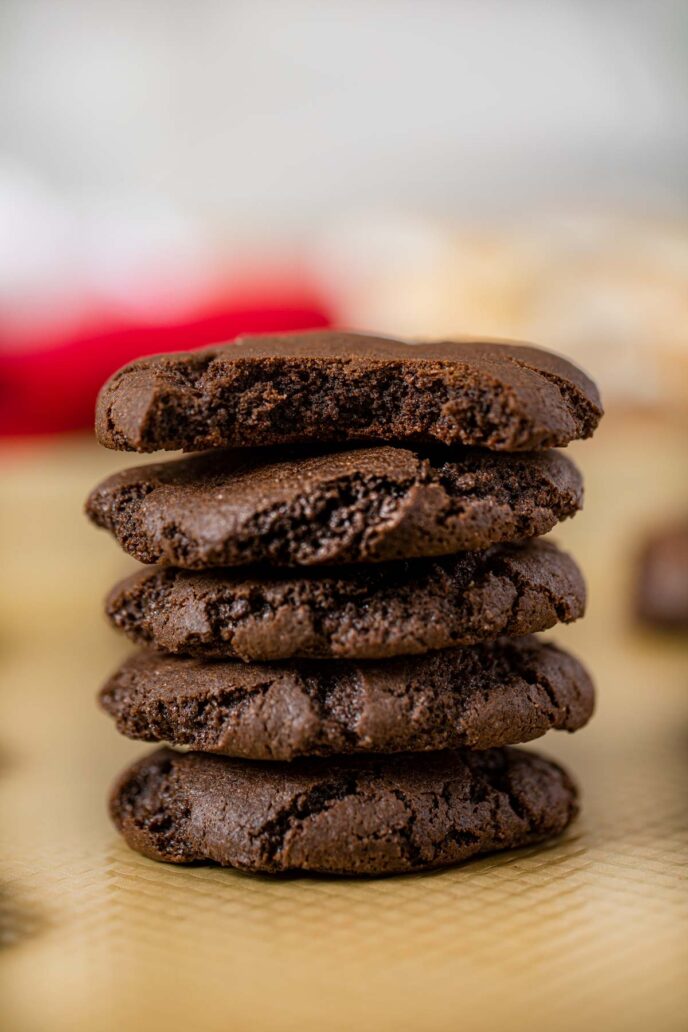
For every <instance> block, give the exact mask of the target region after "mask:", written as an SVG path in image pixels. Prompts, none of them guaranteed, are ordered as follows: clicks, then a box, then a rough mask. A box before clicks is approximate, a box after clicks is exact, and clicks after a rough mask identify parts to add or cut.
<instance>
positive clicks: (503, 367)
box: [96, 332, 602, 452]
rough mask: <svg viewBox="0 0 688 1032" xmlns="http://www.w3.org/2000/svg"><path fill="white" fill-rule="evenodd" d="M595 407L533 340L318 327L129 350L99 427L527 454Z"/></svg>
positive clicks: (556, 439) (211, 437)
mask: <svg viewBox="0 0 688 1032" xmlns="http://www.w3.org/2000/svg"><path fill="white" fill-rule="evenodd" d="M601 415H602V406H601V403H600V398H599V394H598V392H597V388H596V387H595V385H594V384H593V383H592V381H591V380H589V379H588V377H587V376H586V375H585V374H584V373H582V372H581V370H580V369H578V368H577V367H576V366H574V365H572V364H571V363H570V362H568V361H567V360H566V359H564V358H561V357H560V356H559V355H554V354H551V353H550V352H548V351H543V350H541V349H540V348H535V347H532V346H530V345H518V344H514V343H505V342H500V341H494V340H483V341H475V340H462V341H459V342H455V343H447V342H442V343H435V344H406V343H403V342H401V341H397V340H391V339H383V338H380V337H366V336H363V335H360V334H353V333H341V332H339V333H332V332H330V333H328V332H318V333H307V334H294V335H288V336H265V337H253V338H250V337H244V338H241V339H239V340H238V341H237V342H236V343H233V344H229V345H223V346H220V347H214V348H210V349H208V350H204V351H195V352H190V353H187V354H172V355H157V356H155V357H152V358H141V359H138V360H137V361H136V362H132V363H131V364H130V365H128V366H125V367H124V368H123V369H120V370H119V372H117V373H115V375H114V376H113V377H112V378H111V379H110V380H109V381H108V382H107V383H106V384H105V386H104V387H103V389H102V391H101V393H100V397H99V399H98V406H97V411H96V434H97V437H98V440H99V441H100V443H101V444H104V445H106V447H108V448H118V449H120V450H123V451H140V452H150V451H157V450H158V449H167V450H170V449H172V450H175V449H179V448H182V449H184V450H185V451H200V450H202V449H205V448H226V447H231V448H244V447H256V446H259V445H274V444H289V443H298V442H308V441H317V442H321V443H325V442H334V441H361V440H379V441H389V442H391V443H396V442H400V441H423V442H426V443H427V442H433V441H441V442H442V443H443V444H468V445H480V446H482V447H486V448H492V449H495V450H499V451H528V450H532V449H534V448H549V447H557V446H560V445H566V444H568V443H569V441H572V440H574V439H575V438H579V437H589V436H590V435H591V434H592V432H593V431H594V429H595V427H596V426H597V424H598V422H599V420H600V417H601Z"/></svg>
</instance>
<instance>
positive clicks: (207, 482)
mask: <svg viewBox="0 0 688 1032" xmlns="http://www.w3.org/2000/svg"><path fill="white" fill-rule="evenodd" d="M601 415H602V409H601V405H600V400H599V396H598V393H597V390H596V388H595V386H594V384H593V383H592V382H591V381H590V380H589V379H588V378H587V377H586V376H585V375H584V374H583V373H582V372H581V371H580V370H579V369H577V368H576V367H575V366H573V365H571V364H570V363H569V362H567V361H566V360H564V359H563V358H560V357H558V356H556V355H553V354H551V353H549V352H546V351H543V350H540V349H538V348H534V347H530V346H526V345H517V344H509V343H502V342H497V341H480V342H474V341H469V340H464V341H460V342H454V343H441V344H421V345H410V344H405V343H402V342H397V341H393V340H387V339H378V338H373V337H365V336H362V335H356V334H349V333H309V334H301V335H290V336H284V337H259V338H252V339H248V338H247V339H243V340H240V341H238V342H236V343H234V344H229V345H224V346H218V347H216V348H212V349H209V350H205V351H199V352H194V353H189V354H184V355H182V354H173V355H162V356H156V357H154V358H143V359H140V360H138V361H137V362H134V363H133V364H131V365H129V366H127V367H125V368H124V369H122V370H120V371H119V372H118V373H116V374H115V375H114V376H113V377H112V378H111V380H110V381H109V382H108V383H107V384H106V385H105V387H104V388H103V390H102V391H101V395H100V398H99V402H98V411H97V421H96V430H97V435H98V439H99V441H100V442H101V443H102V444H103V445H105V446H106V447H109V448H116V449H120V450H123V451H138V452H152V451H156V450H168V451H169V450H179V449H181V450H183V451H187V452H189V451H191V452H193V451H196V452H202V454H198V455H193V456H191V457H186V458H182V459H176V460H173V461H168V462H164V463H158V464H155V465H146V466H140V467H138V468H135V469H128V470H125V471H123V472H121V473H118V474H115V475H114V476H111V477H110V478H109V479H108V480H106V481H104V482H103V483H102V484H101V485H100V486H98V487H97V488H96V489H95V490H94V491H93V492H92V494H91V496H90V498H89V500H88V502H87V512H88V515H89V516H90V518H91V519H92V520H93V522H94V523H96V524H97V525H98V526H101V527H105V528H106V529H108V530H109V531H110V532H111V533H112V534H113V535H114V537H115V538H116V539H117V541H118V542H119V543H120V545H121V546H122V547H123V548H124V550H125V551H126V552H128V553H129V554H130V555H132V556H134V557H135V558H136V559H138V560H139V561H140V562H142V563H144V564H146V565H145V566H144V567H143V568H142V569H141V570H140V571H138V572H136V573H134V575H133V576H131V577H129V578H128V579H127V580H125V581H123V582H122V583H120V584H118V585H117V586H116V587H115V588H114V589H113V590H112V592H111V593H110V596H109V598H108V600H107V613H108V616H109V618H110V620H111V621H112V623H113V624H114V625H115V626H116V627H118V628H119V629H120V630H122V631H123V632H124V633H125V634H127V635H128V636H129V637H130V638H131V639H132V640H133V641H135V642H136V643H137V644H139V645H141V646H142V648H141V649H140V651H139V652H137V653H136V654H135V655H133V656H132V657H131V658H130V659H128V660H127V661H126V662H125V663H124V664H123V665H122V666H121V668H120V669H119V670H118V671H117V672H116V673H115V674H114V675H113V676H112V677H111V678H110V680H109V681H108V682H107V683H106V685H105V687H104V688H103V690H102V692H101V696H100V699H101V704H102V706H103V707H104V709H105V710H106V711H107V713H109V714H110V715H111V716H112V717H113V718H114V720H115V722H116V724H117V727H118V729H119V730H120V731H121V732H122V733H123V734H125V735H127V736H129V737H131V738H137V739H143V740H145V741H153V742H165V743H168V746H166V747H164V748H159V749H157V750H156V751H154V752H153V753H152V754H149V755H148V756H146V757H144V758H143V759H142V760H140V761H139V762H138V763H136V764H134V765H133V766H132V767H131V768H129V769H128V770H127V771H126V772H125V773H124V774H123V775H122V776H121V777H120V779H119V780H118V782H117V783H116V785H115V787H114V789H113V793H112V797H111V812H112V816H113V819H114V822H115V824H116V826H117V827H118V829H119V830H120V832H121V833H122V835H123V836H124V838H125V839H126V841H127V842H128V843H129V845H130V846H132V847H133V848H134V849H136V850H138V851H139V852H141V853H143V854H145V855H146V856H148V857H152V858H154V859H157V860H165V861H169V862H173V863H185V862H191V861H199V860H207V861H214V862H217V863H219V864H223V865H227V866H231V867H237V868H241V869H243V870H250V871H260V872H281V871H287V870H303V871H313V872H327V873H333V874H347V875H358V874H361V875H363V874H367V875H370V874H391V873H400V872H406V871H418V870H423V869H425V868H434V867H441V866H445V865H449V864H454V863H457V862H459V861H463V860H465V859H467V858H468V857H471V856H474V855H476V854H479V853H484V852H490V851H493V850H498V849H506V848H511V847H518V846H523V845H528V844H532V843H535V842H539V841H543V840H545V839H548V838H550V837H552V836H556V835H558V834H559V833H561V832H562V831H563V830H564V829H565V828H566V826H567V825H568V824H569V822H570V821H571V820H572V818H573V817H574V816H575V814H576V812H577V792H576V788H575V786H574V784H573V782H572V781H571V779H570V778H569V776H568V775H567V774H566V772H565V771H563V770H562V769H561V768H560V767H559V766H558V765H556V764H555V763H552V762H551V761H549V760H546V759H544V758H542V757H540V756H539V755H537V754H536V753H534V752H531V751H526V750H521V749H515V748H512V746H514V745H517V744H519V743H523V742H527V741H530V740H532V739H535V738H537V737H539V736H540V735H543V734H544V733H545V732H546V731H548V730H550V729H558V730H566V731H575V730H577V729H578V728H580V727H582V726H583V725H584V724H585V723H586V722H587V720H588V719H589V717H590V715H591V713H592V709H593V702H594V697H593V696H594V693H593V687H592V683H591V681H590V678H589V677H588V675H587V673H586V671H585V670H584V668H583V667H582V666H581V664H580V663H579V662H578V661H577V660H576V659H574V658H573V657H572V656H570V655H569V654H567V653H566V652H564V651H562V650H560V649H558V648H557V647H555V646H554V645H551V644H549V643H546V642H543V641H542V640H540V639H539V638H537V637H534V636H533V635H534V633H535V632H538V631H543V630H546V629H547V628H549V627H552V626H553V625H554V624H555V623H557V622H569V621H572V620H576V619H577V618H578V617H580V616H581V615H582V614H583V610H584V607H585V587H584V584H583V581H582V578H581V575H580V572H579V570H578V568H577V566H576V564H575V563H574V561H573V560H572V559H571V558H570V557H569V556H568V555H566V554H565V553H563V552H561V551H559V550H558V549H557V547H556V546H555V545H553V544H551V543H549V542H548V541H544V540H540V536H541V535H543V534H545V533H546V532H547V531H549V530H551V529H552V527H553V526H554V525H555V524H556V523H557V522H558V521H560V520H562V519H565V518H567V517H570V516H573V515H574V514H575V512H576V511H577V510H578V509H579V508H580V506H581V501H582V483H581V478H580V474H579V472H578V470H577V469H576V467H575V466H574V464H573V463H572V462H571V461H570V460H569V459H568V458H567V457H566V456H565V455H563V454H562V452H561V451H556V450H552V449H554V448H557V447H562V446H565V445H566V444H568V443H569V442H570V441H572V440H574V439H576V438H583V437H589V436H590V435H591V434H592V432H593V430H594V429H595V427H596V425H597V423H598V422H599V419H600V417H601ZM175 747H176V748H175ZM189 749H190V750H192V751H188V750H189Z"/></svg>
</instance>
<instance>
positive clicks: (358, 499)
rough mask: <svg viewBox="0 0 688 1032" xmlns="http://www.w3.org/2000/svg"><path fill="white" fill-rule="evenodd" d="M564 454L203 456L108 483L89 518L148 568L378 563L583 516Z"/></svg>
mask: <svg viewBox="0 0 688 1032" xmlns="http://www.w3.org/2000/svg"><path fill="white" fill-rule="evenodd" d="M582 494H583V489H582V481H581V476H580V473H579V472H578V470H577V469H576V467H575V466H574V465H573V463H572V462H571V460H570V459H567V458H566V457H565V456H564V455H562V454H561V453H560V452H556V451H549V452H533V453H530V454H526V455H496V454H491V453H490V452H484V451H473V450H470V449H467V450H458V451H456V450H455V451H453V452H448V451H446V450H443V451H442V452H441V453H440V454H437V453H433V454H431V455H427V456H426V455H425V454H423V453H419V452H417V451H415V450H414V451H411V450H410V449H407V448H392V447H379V448H361V449H356V450H351V451H343V452H330V453H328V454H316V455H313V454H309V453H304V452H302V451H299V452H294V451H292V452H289V453H284V452H281V453H280V452H278V453H275V452H274V451H267V452H260V451H259V452H253V453H250V454H248V453H239V452H222V451H216V452H207V453H206V454H204V455H198V456H195V457H193V458H188V459H180V460H178V461H176V462H166V463H158V464H156V465H149V466H141V467H138V468H136V469H129V470H124V471H123V472H121V473H116V474H115V475H114V476H111V477H109V478H108V479H107V480H105V481H104V482H103V483H102V484H100V485H99V486H98V487H97V488H96V489H95V490H94V491H93V492H92V494H91V496H90V498H89V499H88V501H87V505H86V511H87V513H88V515H89V517H90V518H91V520H93V522H94V523H96V524H97V525H98V526H101V527H105V528H107V529H108V530H109V531H110V532H111V533H112V534H114V536H115V537H116V538H117V540H118V541H119V543H120V544H121V545H122V547H123V548H124V550H125V551H126V552H128V553H129V554H130V555H133V556H134V558H135V559H138V560H139V561H140V562H142V563H157V562H159V563H163V564H165V565H167V564H170V565H173V566H180V567H183V568H185V569H204V568H207V567H213V566H243V565H246V564H249V563H256V562H268V563H270V564H271V565H273V566H312V565H321V564H328V563H355V562H379V561H383V560H387V559H408V558H413V557H415V556H432V555H445V554H449V553H452V552H458V551H464V550H470V551H473V550H479V549H484V548H488V547H489V546H490V545H493V544H496V543H497V542H501V541H510V540H523V539H525V538H530V537H534V536H535V535H538V534H544V533H546V532H547V531H548V530H551V528H552V527H553V526H554V525H555V523H556V522H557V521H558V520H561V519H565V518H566V517H568V516H572V515H573V514H574V513H575V512H576V511H577V510H578V509H579V508H580V507H581V504H582Z"/></svg>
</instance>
